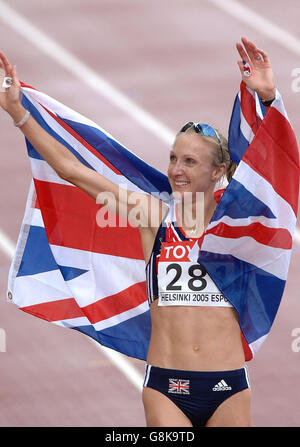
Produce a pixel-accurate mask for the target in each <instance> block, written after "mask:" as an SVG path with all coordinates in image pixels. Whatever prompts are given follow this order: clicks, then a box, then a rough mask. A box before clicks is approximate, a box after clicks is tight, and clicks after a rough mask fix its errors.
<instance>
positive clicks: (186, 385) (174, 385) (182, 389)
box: [168, 379, 190, 394]
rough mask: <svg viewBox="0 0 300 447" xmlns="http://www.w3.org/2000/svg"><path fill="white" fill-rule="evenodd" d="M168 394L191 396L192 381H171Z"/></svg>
mask: <svg viewBox="0 0 300 447" xmlns="http://www.w3.org/2000/svg"><path fill="white" fill-rule="evenodd" d="M168 393H173V394H190V381H189V380H185V379H169V389H168Z"/></svg>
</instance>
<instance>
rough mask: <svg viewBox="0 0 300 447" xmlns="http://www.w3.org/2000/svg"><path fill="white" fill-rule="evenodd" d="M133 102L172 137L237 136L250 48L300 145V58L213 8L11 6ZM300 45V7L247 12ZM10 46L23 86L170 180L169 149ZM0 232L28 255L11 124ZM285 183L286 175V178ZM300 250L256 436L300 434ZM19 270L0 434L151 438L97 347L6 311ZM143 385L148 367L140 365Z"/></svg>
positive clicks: (256, 369)
mask: <svg viewBox="0 0 300 447" xmlns="http://www.w3.org/2000/svg"><path fill="white" fill-rule="evenodd" d="M9 4H10V5H11V6H12V7H13V8H15V10H16V11H18V12H19V13H21V14H23V15H24V16H25V17H26V18H27V19H29V20H30V21H31V22H32V23H33V24H35V25H36V26H37V27H39V28H40V29H41V30H43V31H44V32H46V33H47V34H48V35H49V36H50V37H51V38H53V39H55V40H56V41H57V42H58V43H60V44H61V45H62V46H63V47H65V48H66V49H67V50H69V51H70V52H72V53H73V54H74V55H75V56H76V57H78V58H79V59H80V60H82V61H83V62H84V63H86V64H87V65H88V66H90V67H91V68H93V69H94V70H95V71H96V72H98V73H99V75H100V76H103V77H104V78H106V79H107V80H108V81H109V82H110V83H111V84H113V85H114V86H115V87H117V88H118V89H119V90H121V91H122V92H123V93H124V94H125V95H127V96H128V97H129V98H130V99H131V100H133V101H134V102H136V103H137V104H138V105H139V106H141V107H143V108H144V109H145V110H147V111H148V112H150V113H151V114H152V115H153V116H155V117H156V118H157V119H159V120H160V121H161V122H162V123H164V124H165V125H167V126H168V127H169V128H171V129H175V130H176V129H178V128H179V126H181V125H182V124H183V123H185V122H186V121H189V120H195V121H204V122H210V123H215V124H216V125H217V127H219V128H220V129H221V130H222V131H223V132H224V133H225V134H226V133H227V127H228V121H229V117H230V113H231V108H232V104H233V98H234V95H235V93H236V91H237V89H238V86H239V82H240V76H239V71H238V68H237V65H236V60H237V55H236V51H235V46H234V45H235V42H236V40H238V39H239V38H240V36H242V35H246V36H247V37H248V38H249V39H253V40H255V42H257V44H258V46H260V47H262V48H264V49H265V50H266V52H267V53H268V54H269V55H270V57H271V60H272V63H273V67H274V72H275V74H276V84H277V87H278V88H279V90H280V92H281V93H282V95H283V97H284V100H285V105H286V108H287V111H288V113H289V116H290V119H291V121H292V123H293V125H294V128H295V131H296V134H297V135H298V136H299V135H300V122H299V120H297V118H298V116H297V112H298V110H297V107H299V99H300V92H299V93H298V94H297V93H295V92H293V91H292V89H291V83H292V79H293V78H292V77H291V71H292V69H293V68H295V67H300V61H299V58H297V57H296V56H295V54H293V53H292V52H291V51H288V50H287V49H285V48H283V47H281V46H279V45H278V44H275V43H274V42H273V41H272V40H271V39H269V38H266V37H265V36H264V35H263V34H258V33H255V32H254V31H253V30H252V29H250V28H248V27H247V26H245V25H242V24H241V23H239V22H238V21H237V20H236V19H234V18H232V17H231V16H229V15H227V14H225V13H224V12H222V11H221V10H219V9H217V8H216V7H215V6H213V5H212V4H211V3H209V2H208V1H205V0H202V1H198V0H188V1H187V2H185V1H184V2H183V1H180V0H175V1H174V0H164V1H163V2H150V1H148V2H146V1H144V2H142V1H140V0H86V1H85V2H82V1H80V0H72V1H71V0H53V1H52V2H47V3H45V2H40V1H37V0H27V1H26V2H24V1H21V0H11V1H10V3H9ZM243 4H246V5H248V6H249V7H251V8H253V10H255V11H256V12H258V13H260V14H261V15H262V16H267V17H268V19H269V20H272V21H273V22H275V23H277V24H278V25H280V26H282V27H283V28H284V29H285V30H287V31H290V32H292V33H294V35H295V36H297V37H298V38H299V37H300V36H299V26H298V25H299V21H298V19H297V17H296V14H295V11H294V9H293V6H296V2H295V1H293V0H286V1H285V2H275V3H274V2H273V1H271V0H265V1H264V2H261V1H259V0H251V1H250V0H248V1H243ZM0 27H1V28H0V29H1V46H2V50H4V51H5V52H6V53H7V55H8V56H9V57H10V59H11V60H12V62H13V63H16V64H17V67H18V71H19V75H20V77H21V79H22V80H23V81H24V82H27V83H29V84H31V85H33V86H35V87H37V88H38V89H39V90H41V91H44V92H46V93H48V94H49V95H51V96H53V97H55V98H56V99H58V100H60V101H62V102H63V103H65V104H67V105H69V106H70V107H72V108H73V109H75V110H78V111H80V112H81V113H82V114H84V115H86V116H87V117H89V118H91V119H92V120H94V121H95V122H97V123H98V124H100V125H101V126H102V127H104V128H105V129H106V130H108V131H109V132H111V133H112V134H113V135H114V136H115V137H116V138H117V139H119V140H120V141H121V142H123V143H124V144H125V145H126V146H127V147H129V148H131V150H133V151H134V152H135V153H137V154H138V155H139V156H140V157H142V158H143V159H145V160H146V161H147V162H149V163H151V164H152V165H154V166H156V167H158V168H159V169H161V170H164V169H166V167H167V161H168V150H169V148H168V147H167V145H166V144H165V143H162V141H160V140H159V139H158V138H157V137H155V136H153V134H151V132H150V131H146V130H145V129H144V128H142V127H141V126H140V125H139V124H137V123H136V122H135V121H134V120H133V119H132V118H130V117H129V116H128V115H126V114H125V113H124V112H121V111H120V110H119V109H117V108H116V107H115V106H114V105H112V104H110V103H109V101H108V100H107V99H103V98H102V97H101V96H100V95H99V94H96V93H95V92H94V91H92V90H91V89H90V88H88V87H86V86H85V85H83V84H82V83H81V82H80V81H79V80H78V79H77V78H75V77H73V76H71V75H70V74H69V72H67V71H66V70H65V69H63V68H62V67H61V66H59V65H58V64H57V63H56V62H55V61H53V60H52V59H50V58H49V57H48V56H46V55H45V54H43V53H42V52H41V51H40V50H38V49H37V48H36V47H34V46H33V45H32V44H29V43H28V42H27V41H26V40H24V38H21V37H20V36H19V35H18V34H17V33H16V32H15V31H13V30H12V29H11V28H10V27H9V26H8V25H7V24H5V23H4V22H2V20H1V17H0ZM0 129H1V159H2V164H1V177H0V186H1V187H0V209H1V223H0V228H1V229H2V230H3V231H4V232H5V233H6V234H7V235H9V237H10V238H11V239H12V240H13V241H16V239H17V236H18V232H19V228H20V224H21V221H22V217H23V211H24V206H25V199H26V196H27V189H28V186H29V181H30V172H29V168H28V160H27V159H26V155H25V145H24V141H23V137H22V136H21V134H20V133H18V132H17V131H16V130H15V129H14V127H13V125H12V123H11V121H10V119H9V117H7V116H5V115H4V114H0ZM283 175H285V173H283ZM299 261H300V247H299V245H295V247H294V249H293V255H292V262H291V268H290V273H289V279H288V282H287V287H286V291H285V294H284V297H283V301H282V305H281V307H280V310H279V313H278V316H277V319H276V321H275V324H274V326H273V329H272V331H271V333H270V335H269V337H268V339H267V341H266V342H265V344H264V345H263V347H262V349H261V350H260V351H259V353H258V354H257V356H256V358H255V359H254V360H253V361H252V362H250V363H249V370H250V378H251V383H252V394H253V404H252V408H253V422H254V425H256V426H298V425H299V423H300V420H299V398H300V388H299V386H298V383H299V372H300V361H299V360H300V352H298V353H297V352H293V351H292V348H291V344H292V341H293V337H292V335H291V333H292V330H293V329H294V328H297V327H300V300H299V286H300V281H299ZM9 264H10V261H9V259H8V258H7V257H6V256H5V255H4V254H3V253H2V252H0V294H1V301H0V328H2V329H4V330H5V332H6V352H0V365H1V366H0V426H13V427H15V426H143V425H145V421H144V415H143V409H142V404H141V397H140V394H139V392H138V391H137V390H136V389H135V388H134V387H133V385H131V384H130V383H129V382H128V381H127V379H126V378H125V377H124V376H123V375H122V374H121V373H120V372H119V371H118V370H116V369H115V367H114V366H112V364H111V363H110V362H109V361H108V360H107V359H106V357H104V356H103V355H102V353H100V352H99V351H98V350H97V349H96V348H95V346H94V345H93V344H92V343H90V341H89V339H88V338H87V337H85V336H83V335H81V334H79V333H77V332H76V331H69V330H66V329H63V328H60V327H57V326H55V325H53V324H49V323H46V322H44V321H41V320H38V319H36V318H34V317H31V316H30V315H27V314H24V313H22V312H21V311H19V310H18V309H17V308H16V307H15V306H14V305H10V304H8V303H6V301H5V294H6V280H7V274H8V269H9ZM132 362H133V363H134V364H135V366H137V368H138V369H139V370H140V371H142V370H143V363H142V362H140V361H135V360H132Z"/></svg>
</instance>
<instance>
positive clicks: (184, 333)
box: [0, 38, 275, 427]
mask: <svg viewBox="0 0 300 447" xmlns="http://www.w3.org/2000/svg"><path fill="white" fill-rule="evenodd" d="M236 47H237V51H238V53H239V55H240V57H241V60H240V61H239V62H238V65H239V68H240V71H241V75H242V80H243V81H244V82H245V84H246V85H247V86H248V87H249V88H251V89H252V90H254V91H256V92H257V93H258V95H259V96H260V98H261V100H262V101H265V102H266V105H268V104H269V103H270V102H271V101H272V100H273V99H274V97H275V88H274V81H273V73H272V68H271V65H270V62H269V59H268V57H267V55H266V53H265V52H264V51H262V50H259V49H258V48H257V47H256V46H255V45H254V44H253V43H252V42H250V41H248V40H247V39H246V38H242V43H237V45H236ZM0 59H1V67H2V69H4V70H5V76H6V77H7V78H11V79H12V82H11V85H10V86H9V87H8V88H4V89H2V91H1V93H0V105H1V107H2V108H3V109H4V110H5V111H6V112H7V113H8V114H9V115H10V116H11V117H12V119H13V121H14V122H15V124H16V126H17V127H19V128H20V129H21V131H22V132H23V134H24V135H25V137H26V138H27V139H28V140H29V141H30V142H31V144H32V145H33V146H34V148H35V149H36V150H37V151H38V152H39V153H40V155H41V156H42V157H43V159H44V160H45V161H46V162H48V163H49V165H50V166H52V168H53V169H54V170H55V171H56V172H57V174H58V175H59V176H60V177H61V178H62V179H64V180H67V181H68V182H70V183H72V184H74V185H76V186H77V187H79V188H80V189H82V190H83V191H85V192H86V193H87V194H89V195H90V196H91V197H93V198H94V199H96V198H97V195H98V194H99V193H100V192H103V191H109V192H111V193H113V194H114V196H115V197H116V199H117V201H118V204H119V208H120V209H121V208H122V210H124V209H126V210H127V212H126V216H130V214H131V213H130V210H131V209H133V208H134V207H135V208H136V207H137V206H138V208H139V213H140V216H141V219H140V221H139V222H140V225H139V230H140V234H141V241H142V246H143V252H144V256H145V262H146V266H147V267H146V274H147V287H148V295H149V303H150V310H151V321H152V334H151V340H150V345H149V351H148V356H147V365H146V369H145V380H144V388H143V403H144V408H145V415H146V421H147V425H148V426H169V427H170V426H173V427H174V426H180V427H184V426H186V427H191V426H199V425H200V426H251V411H250V387H249V381H248V378H247V371H246V368H245V366H244V365H245V357H244V351H243V347H242V341H241V330H240V327H239V323H238V317H237V313H236V311H235V309H234V308H233V307H232V306H231V304H230V303H229V302H228V301H227V300H226V298H225V297H223V295H222V294H221V292H220V291H219V290H218V289H217V288H216V286H215V284H214V283H213V282H212V280H211V279H210V278H209V277H208V275H207V274H206V272H205V271H204V270H203V268H202V267H201V266H200V265H199V264H193V263H192V262H191V261H190V260H189V258H188V253H189V251H190V249H191V247H192V245H193V241H194V240H195V238H199V237H200V236H201V234H202V233H203V231H204V230H205V228H206V227H207V225H208V223H209V221H210V220H211V218H212V216H213V213H214V211H215V208H216V206H217V202H216V200H215V195H214V191H215V189H216V184H217V182H218V181H219V180H220V179H221V178H222V177H223V176H224V175H225V174H227V177H228V180H230V178H231V175H232V174H233V171H234V168H233V163H232V161H231V160H230V156H229V152H228V147H227V142H226V140H225V138H224V137H223V136H221V135H220V134H218V132H217V131H216V130H215V129H214V128H212V127H211V126H209V125H206V124H199V123H197V124H196V123H191V122H190V123H188V124H186V125H185V126H184V127H183V128H182V129H181V131H180V132H179V133H178V134H177V135H176V138H175V142H174V145H173V147H172V150H171V153H170V163H169V168H168V178H169V182H170V185H171V188H172V191H173V194H174V196H176V199H177V200H176V201H174V202H173V204H172V205H170V206H167V205H166V204H164V203H163V202H161V201H160V200H159V199H153V197H151V198H150V197H149V196H148V195H145V194H142V193H141V194H139V195H138V196H137V193H136V192H135V193H134V194H135V200H134V201H133V203H131V201H130V196H131V194H130V193H128V194H122V191H121V190H120V188H119V186H117V185H115V184H114V183H112V182H111V181H110V180H108V179H106V178H104V177H103V176H101V175H100V174H99V173H97V172H95V171H93V170H91V169H89V168H87V167H86V166H84V165H83V164H82V163H80V162H79V161H78V160H77V158H75V157H74V156H73V155H72V154H71V153H70V152H69V151H68V150H67V149H66V148H65V147H64V146H62V145H61V144H60V143H59V142H57V141H56V140H55V139H53V138H52V137H51V136H50V135H49V134H47V133H46V132H45V131H44V130H43V129H42V128H41V127H40V126H39V125H38V123H37V122H36V121H35V120H34V118H33V117H32V116H29V113H28V112H26V110H25V109H24V107H23V106H22V105H21V103H20V83H19V80H18V77H17V72H16V67H15V66H11V64H10V63H9V61H8V60H7V58H6V56H5V55H4V54H3V53H0ZM245 63H247V64H248V66H249V67H250V70H251V71H250V75H249V72H248V73H247V72H246V71H244V70H245ZM8 81H9V79H8ZM136 197H138V200H136ZM125 198H126V199H125ZM124 200H126V203H124ZM200 203H201V206H199V204H200ZM108 206H109V205H108ZM199 209H201V210H202V212H199ZM135 215H136V210H135ZM155 218H156V219H155ZM153 222H156V223H157V224H153ZM199 284H200V285H201V287H200V286H199ZM200 289H201V293H196V294H193V293H192V292H193V291H199V290H200ZM191 296H197V298H199V300H198V301H195V302H191Z"/></svg>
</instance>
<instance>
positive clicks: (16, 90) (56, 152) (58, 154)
mask: <svg viewBox="0 0 300 447" xmlns="http://www.w3.org/2000/svg"><path fill="white" fill-rule="evenodd" d="M0 69H2V70H4V71H5V76H6V77H9V78H11V79H12V85H11V86H10V87H9V88H5V89H1V86H0V90H1V91H0V106H1V107H2V108H3V109H4V110H5V111H6V112H7V113H8V114H9V115H10V116H11V117H12V119H13V120H14V122H15V123H18V122H20V121H21V120H22V119H23V118H24V116H25V113H26V110H25V108H24V107H23V106H22V104H21V102H20V82H19V80H18V76H17V72H16V67H15V66H11V64H10V63H9V61H8V59H7V58H6V56H5V54H4V53H2V52H0ZM20 130H21V131H22V132H23V134H24V135H25V137H26V138H27V139H28V141H30V143H31V144H32V146H33V147H34V148H35V149H36V150H37V152H38V153H39V154H40V155H41V156H42V157H43V159H44V160H45V161H46V162H47V163H48V164H49V165H50V166H51V167H52V168H53V169H54V170H55V171H56V173H57V174H58V175H59V177H61V178H62V179H64V180H66V181H68V182H70V183H72V184H74V185H75V186H78V187H79V188H80V189H81V190H83V191H85V192H86V193H87V194H88V195H90V196H91V197H93V198H94V199H97V196H98V194H99V193H101V192H108V193H112V194H113V196H114V199H115V203H116V204H117V205H118V212H119V214H122V215H123V217H128V215H129V216H130V211H131V210H132V208H139V213H140V223H141V225H142V226H144V227H147V226H151V223H150V213H149V209H151V208H152V207H151V204H150V197H149V196H148V195H147V194H143V193H136V192H134V193H132V192H130V191H126V193H125V194H124V191H123V190H122V189H121V188H119V186H118V185H116V184H115V183H113V182H111V181H110V180H108V179H107V178H105V177H104V176H102V175H101V174H99V173H98V172H96V171H94V170H92V169H90V168H88V167H86V166H85V165H84V164H82V163H81V162H80V161H79V160H77V158H76V157H75V156H74V155H73V154H72V153H71V152H70V151H69V150H68V149H67V148H66V147H65V146H63V145H62V144H60V143H59V142H58V141H57V140H56V139H55V138H53V137H52V136H51V135H49V134H48V133H47V132H46V131H45V130H44V129H43V128H42V127H41V126H40V125H39V124H38V123H37V122H36V121H35V119H34V118H33V117H31V116H29V118H28V119H27V121H26V122H25V123H24V124H23V125H22V126H21V127H20ZM132 194H134V196H132ZM133 199H134V200H133ZM159 202H160V201H159ZM106 207H107V208H108V209H109V204H108V205H106ZM120 210H122V213H121V212H120ZM113 211H114V212H115V211H116V210H115V209H113ZM159 214H160V211H159ZM129 220H130V219H129Z"/></svg>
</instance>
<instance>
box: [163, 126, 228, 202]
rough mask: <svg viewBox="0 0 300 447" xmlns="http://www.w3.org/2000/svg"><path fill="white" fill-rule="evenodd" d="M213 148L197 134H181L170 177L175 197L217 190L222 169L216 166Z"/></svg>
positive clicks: (169, 170)
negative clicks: (217, 182)
mask: <svg viewBox="0 0 300 447" xmlns="http://www.w3.org/2000/svg"><path fill="white" fill-rule="evenodd" d="M213 150H214V149H213V147H212V146H211V145H210V144H209V143H208V142H207V141H206V140H205V139H204V138H203V137H201V136H200V135H199V134H197V133H195V132H183V133H180V134H179V135H178V136H177V138H176V140H175V142H174V145H173V149H172V150H171V152H170V162H169V167H168V178H169V182H170V185H171V188H172V191H173V194H174V193H176V195H178V194H179V195H180V196H181V197H182V198H184V193H188V192H189V193H193V197H194V195H195V193H196V192H206V191H208V190H209V189H211V190H212V191H213V189H214V186H215V183H216V181H217V180H218V179H219V177H220V168H219V167H216V166H215V165H214V164H213Z"/></svg>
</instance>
